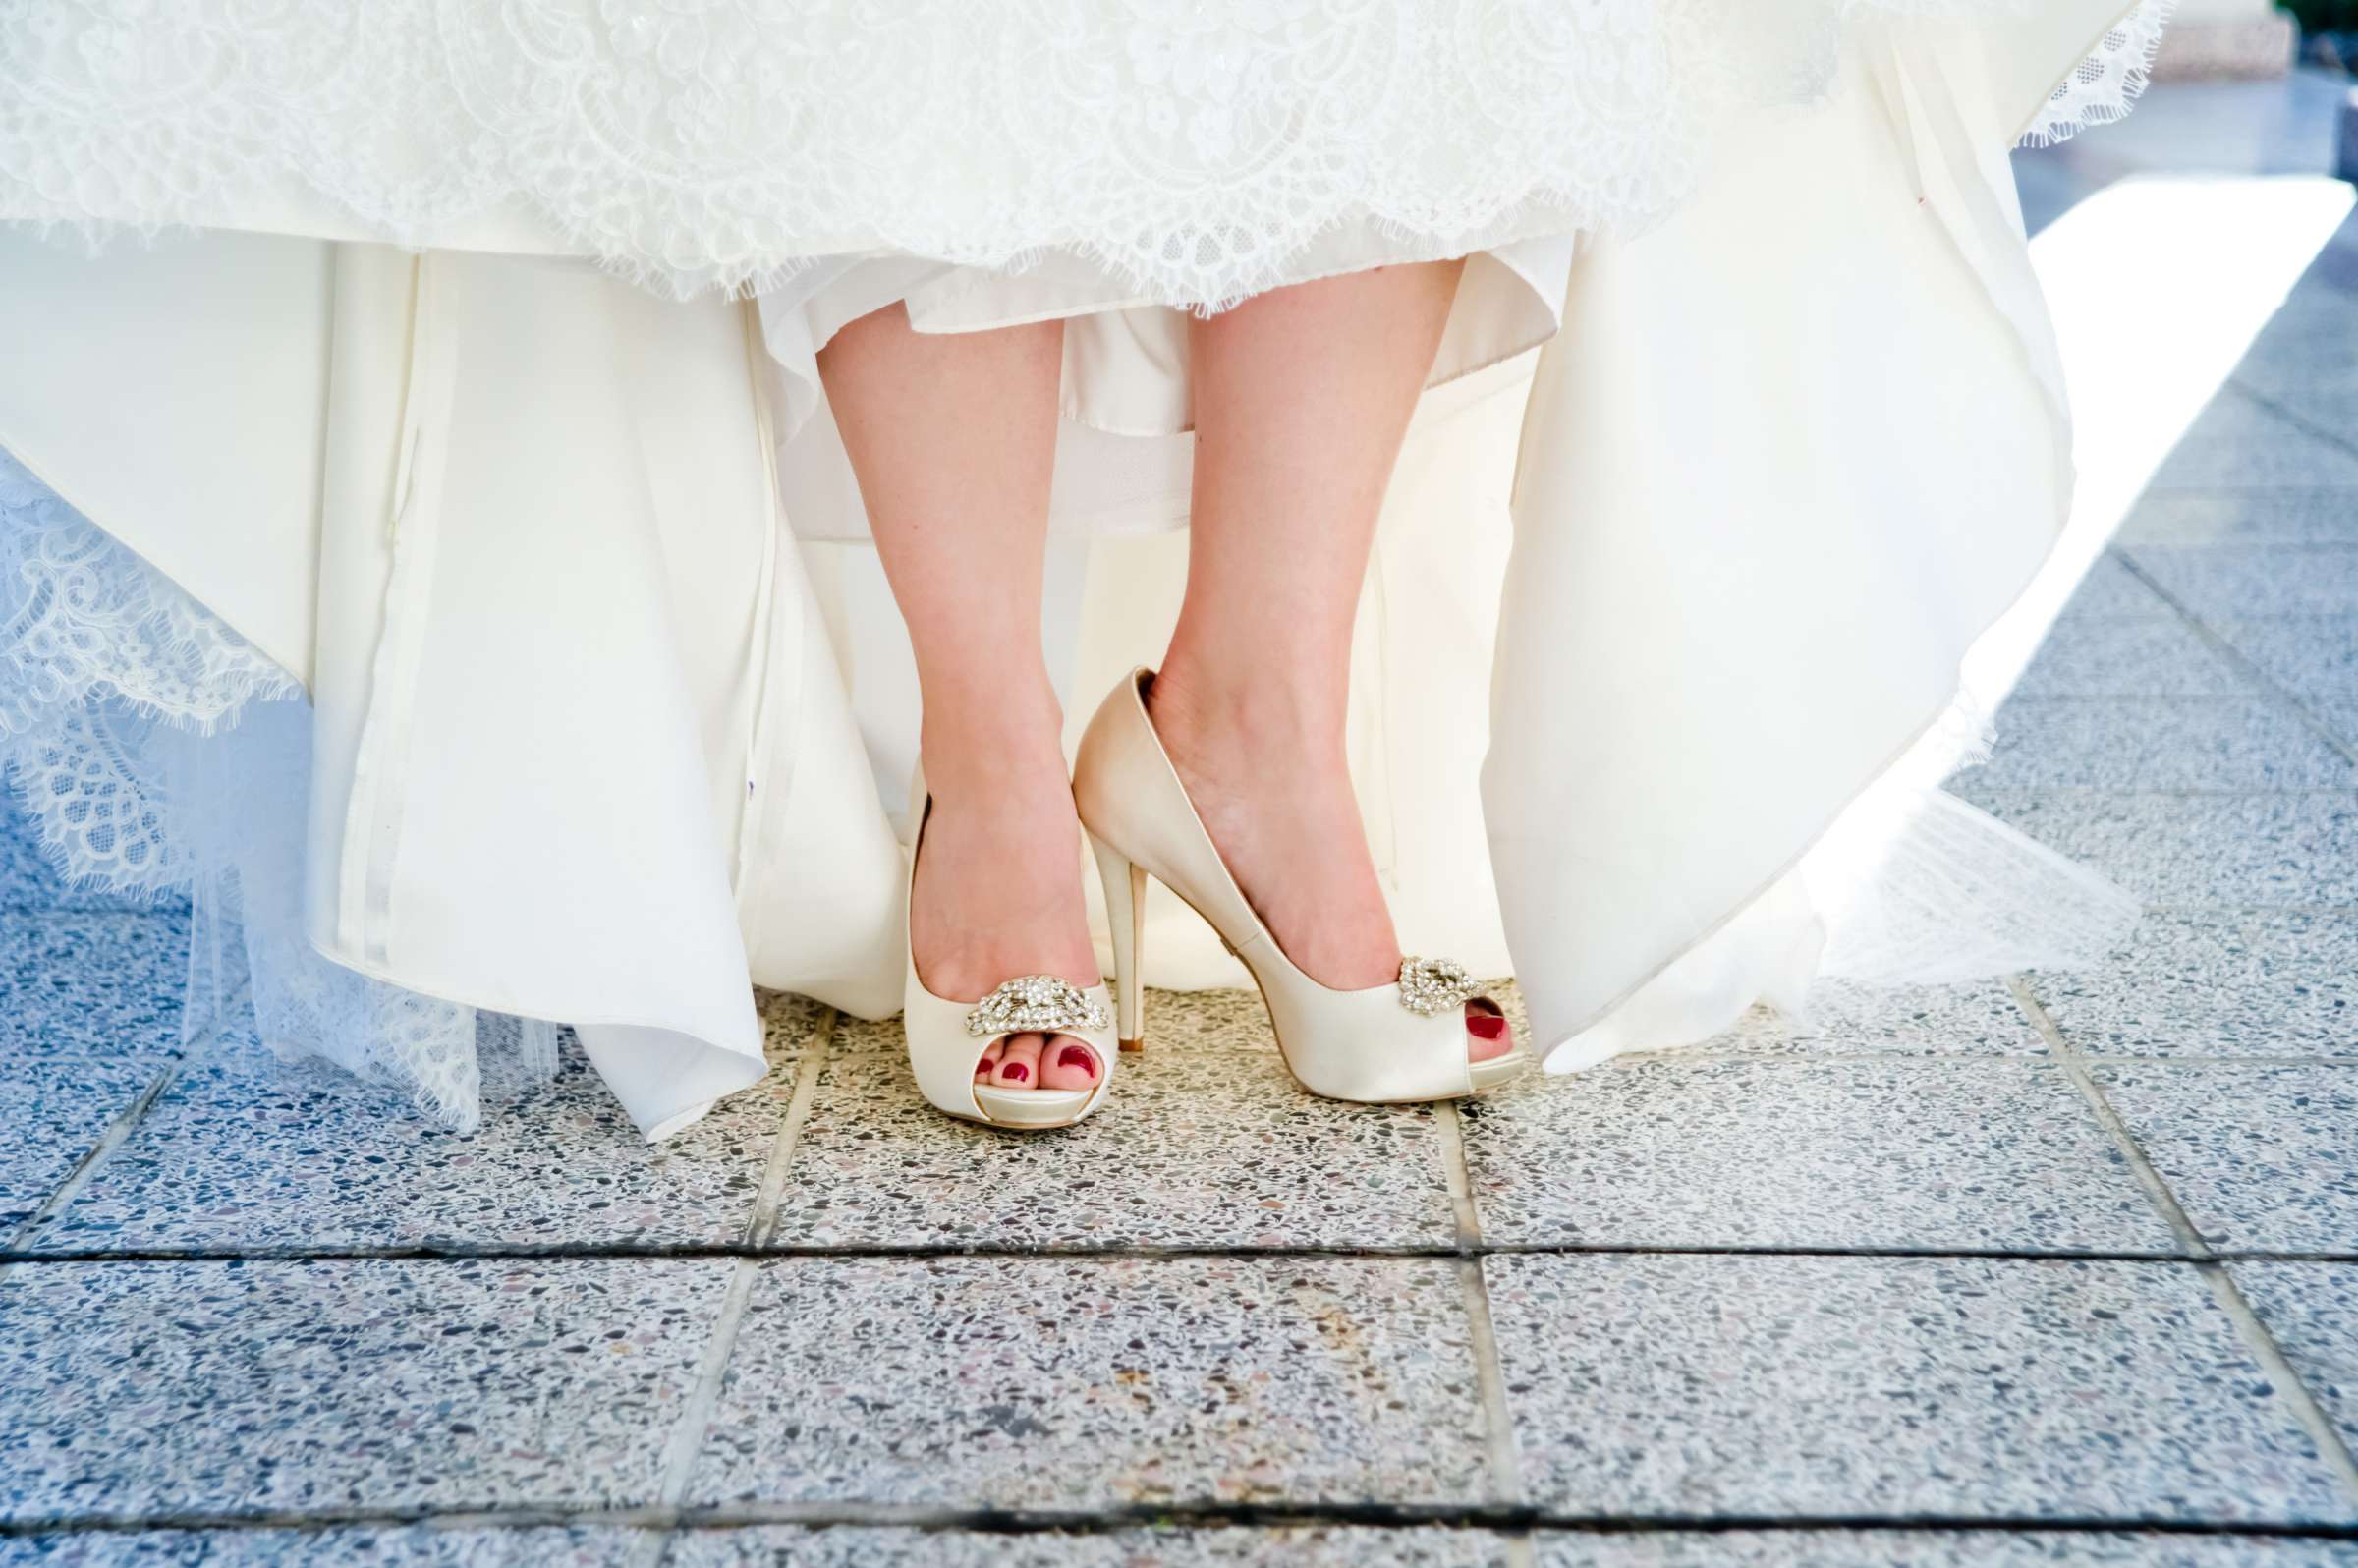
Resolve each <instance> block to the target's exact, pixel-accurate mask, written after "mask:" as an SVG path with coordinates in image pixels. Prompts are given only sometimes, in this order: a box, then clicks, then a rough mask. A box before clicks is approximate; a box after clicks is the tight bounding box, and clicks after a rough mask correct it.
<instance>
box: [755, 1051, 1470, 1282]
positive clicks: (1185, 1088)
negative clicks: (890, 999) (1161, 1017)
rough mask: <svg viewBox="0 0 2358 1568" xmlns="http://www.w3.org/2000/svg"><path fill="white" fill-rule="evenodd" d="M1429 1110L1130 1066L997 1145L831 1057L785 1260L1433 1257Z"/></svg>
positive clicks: (1436, 1215)
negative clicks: (901, 1251)
mask: <svg viewBox="0 0 2358 1568" xmlns="http://www.w3.org/2000/svg"><path fill="white" fill-rule="evenodd" d="M1454 1234H1455V1226H1454V1223H1453V1221H1452V1219H1451V1215H1450V1205H1449V1186H1448V1177H1447V1174H1446V1172H1445V1170H1444V1168H1443V1165H1442V1148H1441V1138H1440V1133H1439V1130H1438V1128H1437V1127H1436V1126H1435V1123H1434V1115H1433V1112H1432V1108H1431V1107H1429V1106H1422V1105H1343V1104H1338V1103H1336V1102H1335V1101H1333V1100H1324V1099H1319V1098H1318V1097H1316V1096H1315V1095H1312V1094H1310V1093H1308V1092H1304V1091H1303V1090H1302V1089H1301V1088H1300V1087H1299V1086H1298V1085H1296V1084H1295V1083H1294V1081H1293V1080H1292V1079H1291V1078H1289V1077H1287V1076H1286V1073H1285V1070H1284V1068H1283V1067H1282V1066H1280V1065H1279V1063H1278V1061H1277V1058H1276V1056H1275V1054H1274V1053H1273V1052H1266V1051H1252V1050H1238V1049H1236V1048H1234V1047H1232V1046H1220V1047H1215V1048H1210V1049H1161V1048H1156V1047H1150V1048H1149V1049H1148V1050H1147V1051H1146V1052H1145V1053H1143V1054H1133V1055H1127V1056H1125V1057H1124V1058H1123V1059H1122V1061H1121V1063H1120V1065H1119V1066H1118V1068H1117V1069H1116V1076H1115V1079H1114V1085H1113V1093H1112V1096H1111V1097H1110V1098H1109V1099H1108V1100H1107V1102H1106V1103H1105V1104H1104V1105H1103V1106H1102V1107H1101V1108H1100V1109H1098V1110H1097V1112H1096V1113H1095V1115H1093V1116H1091V1117H1090V1119H1089V1120H1087V1121H1085V1122H1083V1123H1081V1124H1080V1125H1079V1126H1078V1127H1073V1128H1070V1129H1066V1130H1062V1131H1058V1132H1051V1133H1007V1132H999V1131H996V1130H993V1129H990V1128H985V1127H978V1126H975V1125H973V1124H971V1123H968V1122H962V1121H957V1120H954V1119H952V1118H950V1117H947V1116H944V1115H942V1114H941V1113H940V1112H938V1111H936V1110H934V1109H933V1108H932V1107H931V1106H929V1105H927V1104H926V1101H925V1100H924V1099H923V1098H921V1097H920V1096H919V1094H918V1092H917V1088H916V1085H915V1084H913V1083H912V1082H911V1081H910V1077H909V1070H908V1067H907V1065H906V1063H905V1062H904V1061H903V1060H902V1058H901V1056H900V1054H899V1053H898V1052H897V1051H895V1052H893V1053H890V1054H887V1053H885V1052H881V1051H869V1052H861V1053H838V1054H836V1055H834V1056H832V1057H831V1058H830V1059H829V1061H828V1063H827V1066H826V1069H825V1071H824V1072H823V1073H822V1074H821V1075H820V1078H819V1085H818V1092H817V1094H816V1096H815V1097H814V1099H813V1100H812V1102H811V1109H810V1114H809V1116H808V1118H807V1119H806V1120H805V1122H804V1124H803V1129H802V1133H801V1136H800V1137H799V1138H798V1139H797V1141H796V1145H795V1152H794V1159H793V1163H792V1164H791V1165H790V1166H789V1167H788V1169H787V1172H786V1185H785V1190H784V1193H783V1195H782V1198H781V1200H780V1206H779V1210H778V1223H777V1227H776V1229H775V1231H774V1232H773V1235H774V1236H775V1238H776V1239H777V1241H778V1242H780V1243H781V1244H785V1245H791V1246H814V1245H815V1246H845V1245H863V1246H895V1247H917V1246H953V1247H955V1246H973V1245H989V1246H994V1247H1051V1246H1083V1245H1089V1246H1130V1245H1135V1246H1163V1247H1259V1246H1294V1247H1398V1246H1428V1247H1430V1246H1446V1245H1448V1243H1449V1242H1450V1240H1451V1238H1452V1237H1453V1236H1454Z"/></svg>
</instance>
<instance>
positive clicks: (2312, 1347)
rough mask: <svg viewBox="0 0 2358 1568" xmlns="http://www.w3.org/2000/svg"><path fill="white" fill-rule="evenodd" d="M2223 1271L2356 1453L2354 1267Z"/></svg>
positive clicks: (2357, 1301) (2357, 1282)
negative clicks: (2233, 1280)
mask: <svg viewBox="0 0 2358 1568" xmlns="http://www.w3.org/2000/svg"><path fill="white" fill-rule="evenodd" d="M2227 1271H2228V1272H2229V1273H2230V1274H2232V1275H2233V1276H2234V1278H2235V1287H2236V1289H2238V1290H2240V1291H2242V1292H2243V1299H2244V1300H2245V1301H2247V1302H2249V1303H2251V1306H2252V1311H2253V1312H2255V1313H2257V1314H2259V1315H2260V1321H2261V1322H2262V1323H2264V1324H2266V1325H2267V1327H2268V1331H2269V1334H2270V1336H2271V1337H2273V1338H2274V1340H2275V1342H2276V1346H2277V1348H2278V1349H2280V1350H2282V1351H2283V1352H2284V1359H2285V1360H2286V1361H2287V1362H2289V1363H2291V1364H2292V1370H2293V1371H2294V1372H2296V1373H2297V1374H2299V1376H2300V1379H2301V1386H2302V1387H2304V1388H2306V1389H2308V1390H2309V1393H2310V1396H2311V1397H2312V1398H2314V1399H2315V1400H2316V1401H2317V1403H2318V1407H2319V1408H2320V1409H2322V1410H2323V1411H2324V1412H2325V1413H2326V1416H2327V1419H2328V1420H2330V1421H2331V1422H2332V1423H2333V1425H2334V1428H2336V1429H2337V1430H2338V1431H2339V1432H2340V1433H2341V1440H2342V1441H2343V1442H2344V1443H2347V1444H2349V1445H2350V1446H2351V1447H2352V1448H2354V1449H2358V1263H2235V1264H2231V1265H2230V1266H2229V1268H2228V1270H2227Z"/></svg>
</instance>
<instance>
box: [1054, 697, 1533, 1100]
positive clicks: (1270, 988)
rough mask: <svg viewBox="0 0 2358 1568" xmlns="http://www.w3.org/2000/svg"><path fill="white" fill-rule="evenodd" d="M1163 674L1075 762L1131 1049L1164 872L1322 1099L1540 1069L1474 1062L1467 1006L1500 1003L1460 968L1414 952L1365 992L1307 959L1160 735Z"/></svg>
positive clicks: (1406, 1093) (1419, 1090) (1524, 1062)
mask: <svg viewBox="0 0 2358 1568" xmlns="http://www.w3.org/2000/svg"><path fill="white" fill-rule="evenodd" d="M1153 679H1154V672H1153V671H1151V670H1148V669H1139V670H1133V671H1132V672H1131V674H1130V677H1129V679H1127V680H1125V681H1124V682H1122V684H1121V685H1119V686H1117V687H1115V688H1114V689H1113V694H1112V695H1111V696H1110V697H1108V698H1106V699H1105V701H1104V704H1103V705H1102V706H1101V707H1099V708H1098V709H1097V713H1096V717H1095V718H1094V719H1092V720H1090V724H1089V730H1088V732H1087V733H1086V734H1085V735H1084V736H1083V737H1082V740H1081V755H1080V759H1079V762H1078V764H1077V765H1076V766H1075V768H1074V770H1073V799H1074V801H1075V802H1076V803H1077V804H1078V805H1079V806H1080V808H1081V825H1082V826H1083V827H1084V828H1086V829H1088V832H1089V841H1090V844H1091V846H1092V847H1093V848H1094V849H1095V851H1096V856H1097V869H1098V871H1099V873H1100V874H1102V875H1103V876H1104V878H1105V907H1106V913H1107V917H1108V919H1109V921H1110V923H1111V924H1112V927H1113V967H1114V987H1115V990H1116V992H1117V993H1118V994H1119V996H1120V998H1121V1006H1120V1018H1119V1033H1120V1036H1121V1043H1122V1045H1123V1047H1124V1048H1125V1049H1136V1048H1137V1046H1138V1044H1139V1042H1140V1041H1141V1039H1142V1038H1143V1036H1144V1035H1145V1032H1146V992H1145V987H1144V986H1143V985H1142V984H1141V983H1140V973H1141V972H1140V969H1139V951H1138V949H1139V935H1140V927H1141V926H1142V925H1143V924H1144V920H1145V912H1146V901H1147V878H1148V877H1149V876H1150V875H1151V876H1152V877H1154V878H1155V879H1156V880H1158V881H1160V882H1161V883H1162V884H1163V885H1164V886H1165V887H1168V888H1169V889H1170V890H1171V891H1172V892H1174V893H1176V894H1178V895H1179V897H1180V898H1181V899H1183V900H1184V901H1186V902H1187V903H1188V904H1190V905H1192V906H1193V907H1194V909H1195V911H1196V913H1197V914H1199V915H1201V916H1203V917H1204V918H1205V919H1206V920H1207V921H1208V922H1210V923H1211V926H1212V928H1213V929H1214V930H1216V931H1218V932H1219V933H1220V940H1221V941H1222V942H1224V943H1225V944H1226V945H1227V948H1228V951H1230V952H1231V953H1234V954H1235V955H1236V956H1237V957H1238V958H1240V959H1242V960H1243V961H1244V964H1245V967H1246V968H1247V969H1249V970H1251V971H1252V972H1253V980H1254V982H1255V983H1256V984H1258V985H1259V986H1260V987H1261V999H1262V1002H1263V1005H1264V1006H1266V1007H1267V1008H1268V1010H1269V1023H1270V1026H1271V1027H1272V1028H1273V1029H1274V1030H1275V1031H1276V1035H1277V1048H1278V1050H1279V1051H1280V1052H1281V1053H1282V1054H1283V1055H1284V1057H1285V1065H1286V1067H1287V1069H1288V1070H1289V1071H1290V1072H1292V1074H1293V1075H1294V1077H1295V1078H1296V1079H1297V1080H1298V1081H1300V1083H1301V1085H1302V1087H1303V1088H1305V1089H1307V1090H1309V1091H1310V1092H1312V1093H1314V1094H1322V1095H1324V1096H1325V1097H1327V1098H1328V1099H1347V1100H1360V1101H1365V1102H1368V1103H1372V1104H1393V1103H1400V1102H1405V1101H1419V1100H1434V1099H1457V1098H1461V1097H1463V1096H1465V1095H1468V1094H1472V1093H1476V1092H1480V1091H1482V1090H1485V1089H1489V1088H1492V1087H1494V1086H1496V1085H1498V1084H1503V1083H1505V1082H1506V1081H1507V1080H1508V1079H1510V1078H1512V1077H1514V1076H1515V1075H1516V1074H1517V1073H1520V1072H1522V1071H1523V1070H1524V1068H1526V1067H1528V1066H1529V1065H1530V1064H1531V1058H1530V1056H1529V1055H1527V1054H1526V1053H1525V1052H1523V1051H1522V1050H1520V1049H1517V1050H1514V1051H1510V1052H1508V1053H1507V1054H1506V1055H1504V1056H1501V1057H1498V1058H1496V1059H1495V1060H1492V1061H1487V1062H1472V1061H1468V1060H1467V1059H1466V1025H1465V1004H1466V1003H1467V1002H1469V1001H1474V1000H1483V1001H1488V998H1487V997H1480V996H1478V994H1477V987H1476V986H1475V984H1474V981H1473V980H1472V979H1471V978H1470V977H1468V975H1467V974H1466V971H1465V969H1464V967H1463V966H1461V965H1457V964H1452V963H1450V962H1448V961H1447V960H1443V959H1426V958H1410V959H1403V960H1402V961H1401V964H1400V978H1399V980H1396V981H1395V982H1393V983H1391V984H1388V985H1375V986H1371V987H1369V988H1368V989H1366V990H1358V991H1338V990H1332V989H1329V988H1328V987H1327V986H1324V985H1321V984H1319V982H1318V981H1317V980H1312V979H1311V978H1310V977H1309V976H1308V975H1305V974H1303V973H1302V971H1301V970H1300V969H1298V968H1296V967H1295V965H1294V962H1293V961H1292V960H1291V959H1289V958H1287V957H1286V956H1285V952H1284V950H1283V949H1282V948H1280V947H1279V946H1278V945H1277V940H1276V938H1275V937H1273V936H1271V935H1270V934H1269V930H1268V927H1267V926H1265V925H1263V924H1262V922H1261V917H1260V916H1258V915H1256V914H1255V913H1254V912H1253V906H1252V905H1251V904H1250V903H1248V902H1247V901H1246V899H1245V895H1244V893H1243V891H1242V890H1241V889H1239V888H1238V886H1237V885H1236V878H1235V877H1233V876H1231V875H1230V874H1229V873H1228V868H1227V866H1226V865H1225V864H1224V863H1223V862H1222V861H1221V860H1220V852H1219V850H1218V849H1217V848H1216V847H1214V845H1213V844H1212V842H1211V834H1210V833H1209V832H1208V831H1207V830H1206V828H1205V826H1204V822H1203V819H1202V818H1201V817H1199V816H1197V814H1196V808H1195V803H1194V802H1192V801H1190V800H1189V799H1188V795H1187V786H1186V785H1185V784H1183V783H1181V782H1180V779H1179V774H1178V772H1177V770H1175V769H1174V768H1173V767H1172V766H1171V759H1170V756H1168V754H1166V753H1165V752H1164V751H1163V749H1162V738H1161V737H1160V736H1158V735H1156V734H1155V733H1154V725H1153V721H1152V720H1151V719H1149V718H1148V716H1147V704H1146V695H1147V689H1148V687H1149V686H1150V685H1151V683H1152V682H1153ZM1490 1005H1491V1006H1492V1007H1493V1008H1495V1007H1496V1005H1497V1004H1496V1003H1494V1002H1493V1003H1491V1004H1490Z"/></svg>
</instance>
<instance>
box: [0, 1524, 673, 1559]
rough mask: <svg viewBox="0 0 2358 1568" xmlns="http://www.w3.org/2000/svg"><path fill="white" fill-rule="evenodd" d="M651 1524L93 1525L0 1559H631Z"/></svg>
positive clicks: (22, 1543) (11, 1549)
mask: <svg viewBox="0 0 2358 1568" xmlns="http://www.w3.org/2000/svg"><path fill="white" fill-rule="evenodd" d="M650 1535H651V1533H650V1532H646V1531H637V1530H603V1529H593V1528H586V1527H585V1528H577V1529H570V1530H566V1529H558V1528H554V1527H548V1528H540V1529H531V1528H519V1529H512V1530H502V1529H483V1528H469V1527H463V1526H450V1525H433V1524H428V1525H410V1526H395V1527H386V1528H371V1529H326V1530H293V1529H285V1530H204V1531H197V1530H158V1531H146V1532H118V1531H90V1532H86V1533H84V1534H78V1535H47V1536H27V1537H19V1538H17V1539H15V1540H6V1539H0V1568H18V1565H20V1564H30V1563H36V1562H37V1563H41V1564H44V1565H47V1568H114V1565H117V1564H133V1565H140V1568H311V1565H313V1564H329V1563H332V1564H336V1565H338V1568H342V1565H343V1564H346V1563H352V1564H361V1565H370V1568H508V1565H510V1564H515V1563H532V1564H533V1565H535V1568H629V1565H631V1564H634V1563H638V1562H643V1561H645V1560H646V1557H645V1554H646V1552H648V1551H650V1550H652V1549H656V1547H657V1545H658V1544H659V1543H658V1542H654V1541H652V1540H650Z"/></svg>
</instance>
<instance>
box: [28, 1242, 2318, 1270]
mask: <svg viewBox="0 0 2358 1568" xmlns="http://www.w3.org/2000/svg"><path fill="white" fill-rule="evenodd" d="M1469 1257H1476V1258H1827V1259H1855V1260H1877V1259H1886V1260H1887V1259H1897V1258H1970V1259H1977V1260H1984V1261H1989V1262H2016V1263H2047V1262H2054V1261H2056V1260H2064V1261H2069V1262H2102V1263H2183V1262H2190V1261H2193V1259H2191V1258H2190V1257H2189V1256H2188V1255H2187V1254H2186V1253H2185V1252H2184V1251H2183V1250H2180V1249H2175V1248H2173V1249H2170V1250H2168V1251H2160V1250H2152V1249H2146V1250H2136V1249H2117V1248H2092V1247H2078V1248H2060V1247H2047V1248H2035V1247H1960V1246H1942V1247H1896V1246H1878V1247H1834V1246H1818V1247H1813V1246H1804V1245H1780V1244H1774V1243H1751V1242H1689V1243H1680V1244H1676V1245H1666V1246H1659V1247H1641V1246H1635V1245H1632V1244H1629V1243H1626V1242H1488V1241H1486V1242H1484V1243H1483V1244H1482V1246H1481V1247H1480V1248H1479V1249H1468V1248H1465V1247H1462V1246H1458V1245H1455V1244H1452V1245H1450V1246H1446V1247H1431V1246H1417V1245H1413V1244H1412V1245H1405V1246H1389V1247H1387V1246H1340V1245H1338V1246H1236V1245H1229V1246H1221V1245H1189V1246H1164V1247H1154V1246H1138V1245H1110V1246H1103V1245H1089V1244H1080V1245H1046V1246H1037V1247H1022V1246H1018V1247H997V1246H990V1245H986V1244H980V1243H977V1244H962V1245H956V1246H943V1245H930V1246H928V1245H926V1244H924V1243H910V1244H894V1243H874V1244H859V1243H845V1244H840V1245H834V1244H831V1245H824V1246H778V1245H772V1246H769V1247H764V1248H761V1249H758V1250H756V1249H753V1248H749V1247H746V1246H744V1245H743V1244H740V1243H718V1244H709V1243H689V1244H684V1245H679V1246H669V1245H656V1246H634V1245H630V1244H627V1243H610V1244H601V1245H596V1246H589V1247H568V1246H562V1245H560V1246H541V1247H532V1246H525V1247H518V1246H500V1245H483V1246H452V1245H447V1244H439V1245H423V1246H405V1247H281V1248H269V1247H243V1248H218V1247H214V1248H207V1247H144V1248H85V1249H82V1250H78V1251H68V1250H64V1249H60V1250H57V1251H54V1252H39V1253H26V1252H15V1253H10V1252H0V1263H6V1264H10V1265H15V1264H20V1263H21V1264H25V1265H28V1266H51V1267H69V1266H71V1267H90V1266H93V1265H98V1264H105V1263H157V1262H164V1263H186V1262H216V1263H323V1262H352V1261H355V1260H372V1261H379V1262H383V1261H393V1262H426V1263H456V1262H471V1261H482V1260H507V1261H515V1262H535V1261H549V1260H583V1261H590V1262H623V1261H628V1260H641V1259H670V1260H736V1259H741V1258H743V1259H751V1260H755V1261H763V1260H770V1259H786V1258H801V1259H823V1260H842V1259H884V1260H895V1259H898V1260H912V1261H923V1260H936V1259H949V1258H989V1259H998V1260H1005V1261H1009V1262H1027V1261H1033V1262H1200V1261H1203V1260H1207V1259H1208V1260H1219V1261H1223V1262H1257V1261H1267V1262H1280V1261H1288V1260H1295V1261H1308V1260H1330V1259H1368V1258H1377V1259H1426V1260H1434V1261H1440V1262H1454V1261H1456V1260H1459V1259H1463V1258H1469ZM2218 1257H2221V1258H2236V1259H2255V1260H2258V1259H2266V1260H2275V1261H2291V1260H2297V1261H2303V1262H2358V1252H2348V1253H2336V1252H2268V1251H2262V1250H2248V1251H2236V1252H2233V1253H2221V1254H2218Z"/></svg>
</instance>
